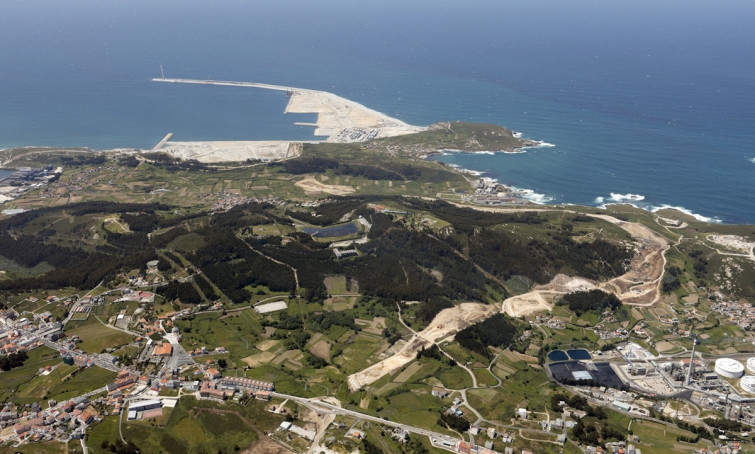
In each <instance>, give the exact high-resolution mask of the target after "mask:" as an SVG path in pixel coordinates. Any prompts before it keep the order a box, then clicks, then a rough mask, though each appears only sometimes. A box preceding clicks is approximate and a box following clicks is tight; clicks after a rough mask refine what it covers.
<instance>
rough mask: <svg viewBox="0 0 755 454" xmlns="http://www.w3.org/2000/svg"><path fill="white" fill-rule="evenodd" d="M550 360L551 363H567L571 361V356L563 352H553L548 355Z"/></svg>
mask: <svg viewBox="0 0 755 454" xmlns="http://www.w3.org/2000/svg"><path fill="white" fill-rule="evenodd" d="M548 359H549V360H551V361H566V360H567V359H569V356H568V355H567V354H566V353H564V351H563V350H553V351H552V352H550V353H548Z"/></svg>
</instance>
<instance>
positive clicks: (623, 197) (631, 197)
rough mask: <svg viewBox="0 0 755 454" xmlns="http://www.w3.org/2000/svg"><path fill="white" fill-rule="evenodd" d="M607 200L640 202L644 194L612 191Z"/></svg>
mask: <svg viewBox="0 0 755 454" xmlns="http://www.w3.org/2000/svg"><path fill="white" fill-rule="evenodd" d="M601 198H602V197H601ZM608 200H611V201H613V202H627V201H632V202H641V201H643V200H645V196H644V195H641V194H619V193H617V192H612V193H611V197H610V198H609V199H608Z"/></svg>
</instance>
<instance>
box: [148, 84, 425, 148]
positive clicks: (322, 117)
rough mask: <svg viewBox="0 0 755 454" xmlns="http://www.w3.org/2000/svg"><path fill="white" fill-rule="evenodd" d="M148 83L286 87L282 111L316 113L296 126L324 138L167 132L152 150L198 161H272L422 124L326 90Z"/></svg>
mask: <svg viewBox="0 0 755 454" xmlns="http://www.w3.org/2000/svg"><path fill="white" fill-rule="evenodd" d="M152 81H153V82H163V83H179V84H197V85H221V86H231V87H245V88H262V89H266V90H276V91H282V92H285V93H286V95H287V96H288V97H289V101H288V105H287V106H286V109H285V111H284V113H304V114H312V113H314V114H317V120H316V122H315V123H303V122H294V124H295V125H298V126H312V127H314V128H315V130H314V135H315V136H318V137H324V139H323V140H320V141H317V140H313V141H311V142H302V141H274V140H269V141H260V140H256V141H252V140H250V141H238V140H237V141H194V142H181V141H172V140H171V139H172V137H173V133H168V134H167V135H166V136H165V138H163V139H162V140H161V141H160V142H159V143H158V144H157V145H156V146H155V147H154V148H153V149H152V150H151V151H160V152H165V153H168V154H170V155H172V156H175V157H177V158H181V159H196V160H197V161H200V162H207V163H212V162H228V161H233V162H241V161H247V160H250V159H251V160H260V161H263V162H267V161H276V160H282V159H287V158H292V157H296V156H299V155H300V154H301V151H302V146H303V143H317V142H321V141H324V142H337V143H349V142H363V141H366V140H370V139H374V138H377V137H393V136H399V135H404V134H412V133H416V132H421V131H424V130H426V129H427V128H425V127H421V126H413V125H409V124H407V123H404V122H403V121H401V120H398V119H395V118H392V117H389V116H388V115H385V114H383V113H381V112H378V111H376V110H373V109H370V108H368V107H365V106H364V105H362V104H359V103H357V102H354V101H351V100H349V99H346V98H343V97H341V96H338V95H335V94H333V93H329V92H326V91H319V90H310V89H305V88H297V87H286V86H282V85H272V84H264V83H258V82H235V81H222V80H196V79H169V78H164V77H160V78H155V79H152Z"/></svg>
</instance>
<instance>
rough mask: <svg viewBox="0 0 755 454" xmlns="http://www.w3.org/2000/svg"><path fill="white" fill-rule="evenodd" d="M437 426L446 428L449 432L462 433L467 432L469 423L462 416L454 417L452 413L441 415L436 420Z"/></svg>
mask: <svg viewBox="0 0 755 454" xmlns="http://www.w3.org/2000/svg"><path fill="white" fill-rule="evenodd" d="M438 425H439V426H441V427H444V426H448V427H450V428H451V430H455V431H457V432H462V433H463V432H466V431H468V430H469V421H467V419H466V418H464V417H463V416H456V415H455V414H453V413H446V412H443V413H441V414H440V418H439V419H438Z"/></svg>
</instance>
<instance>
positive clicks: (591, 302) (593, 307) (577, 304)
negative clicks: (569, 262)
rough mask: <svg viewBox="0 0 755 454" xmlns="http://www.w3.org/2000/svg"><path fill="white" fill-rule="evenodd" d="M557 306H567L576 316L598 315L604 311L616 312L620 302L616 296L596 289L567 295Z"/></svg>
mask: <svg viewBox="0 0 755 454" xmlns="http://www.w3.org/2000/svg"><path fill="white" fill-rule="evenodd" d="M557 304H559V305H562V306H567V307H568V308H569V310H570V311H572V312H574V313H575V314H577V315H578V316H580V315H582V314H584V313H586V312H592V313H595V314H597V315H600V314H601V313H602V312H603V311H605V310H610V311H616V310H617V309H619V308H620V307H621V301H620V300H619V299H618V298H617V297H616V295H614V294H612V293H606V292H604V291H602V290H597V289H596V290H590V291H587V292H573V293H568V294H566V295H564V297H563V298H562V299H561V300H560V301H559V302H558V303H557Z"/></svg>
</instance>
